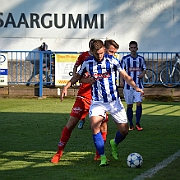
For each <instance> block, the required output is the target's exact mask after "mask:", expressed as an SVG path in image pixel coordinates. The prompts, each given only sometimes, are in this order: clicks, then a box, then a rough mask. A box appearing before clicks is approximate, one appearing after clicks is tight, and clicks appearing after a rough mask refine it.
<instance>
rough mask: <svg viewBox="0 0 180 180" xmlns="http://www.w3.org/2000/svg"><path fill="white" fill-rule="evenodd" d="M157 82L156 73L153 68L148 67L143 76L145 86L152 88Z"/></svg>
mask: <svg viewBox="0 0 180 180" xmlns="http://www.w3.org/2000/svg"><path fill="white" fill-rule="evenodd" d="M155 82H156V73H155V72H154V71H153V70H152V69H146V74H145V75H144V77H143V86H144V87H145V88H150V87H152V86H153V85H154V83H155Z"/></svg>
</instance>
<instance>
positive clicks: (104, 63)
mask: <svg viewBox="0 0 180 180" xmlns="http://www.w3.org/2000/svg"><path fill="white" fill-rule="evenodd" d="M92 52H93V56H90V57H89V58H88V59H87V60H86V61H84V63H83V64H82V66H81V69H80V70H79V71H78V73H76V74H75V75H74V76H73V77H72V78H71V80H70V81H69V82H70V83H71V84H74V83H76V82H77V81H78V80H80V79H81V76H82V75H83V73H84V72H86V71H87V72H88V73H89V74H90V76H91V83H92V103H91V106H90V111H89V117H90V122H91V129H92V136H93V141H94V145H95V147H96V149H97V151H98V153H99V155H100V156H101V163H100V166H107V165H108V164H109V163H108V160H107V158H106V155H105V152H104V140H103V138H102V135H101V132H100V126H101V123H102V121H103V120H104V118H105V117H106V112H109V113H110V114H111V115H112V117H113V120H114V122H115V123H116V125H117V128H118V131H117V133H116V135H115V138H114V139H112V140H111V141H110V144H111V148H112V155H113V157H114V159H116V160H118V144H119V143H120V142H122V141H123V140H124V139H125V138H126V135H127V134H128V120H127V116H126V112H125V109H124V106H123V104H122V102H121V100H120V97H119V94H118V88H117V85H116V78H117V77H116V72H117V71H118V72H120V74H121V76H122V77H123V79H124V80H125V81H127V82H128V84H129V85H130V86H132V87H133V88H134V89H135V90H136V91H138V92H141V93H142V95H143V94H144V92H143V90H142V89H140V88H139V87H137V86H136V84H135V82H134V81H133V79H132V78H131V77H130V76H128V74H127V73H126V71H125V70H123V69H122V68H121V63H120V61H119V60H118V59H116V58H114V57H113V56H112V55H107V54H105V47H104V45H103V42H102V41H101V40H94V41H93V43H92Z"/></svg>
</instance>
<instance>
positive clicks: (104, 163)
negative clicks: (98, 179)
mask: <svg viewBox="0 0 180 180" xmlns="http://www.w3.org/2000/svg"><path fill="white" fill-rule="evenodd" d="M108 165H109V163H108V160H107V158H106V156H105V155H102V156H101V163H100V165H99V166H108Z"/></svg>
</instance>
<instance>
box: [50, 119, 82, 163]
mask: <svg viewBox="0 0 180 180" xmlns="http://www.w3.org/2000/svg"><path fill="white" fill-rule="evenodd" d="M78 122H79V118H76V117H73V116H70V118H69V121H68V122H67V124H66V126H64V128H63V130H62V133H61V136H60V141H59V143H58V150H57V152H56V154H55V155H54V156H53V157H52V159H51V162H52V163H58V162H59V161H60V159H61V157H62V155H63V151H64V148H65V146H66V144H67V142H68V140H69V138H70V136H71V133H72V130H73V129H74V128H75V127H76V125H77V123H78Z"/></svg>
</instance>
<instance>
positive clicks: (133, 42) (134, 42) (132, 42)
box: [129, 41, 138, 46]
mask: <svg viewBox="0 0 180 180" xmlns="http://www.w3.org/2000/svg"><path fill="white" fill-rule="evenodd" d="M132 44H135V45H136V46H138V43H137V42H136V41H131V42H130V43H129V46H130V45H132Z"/></svg>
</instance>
